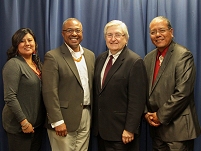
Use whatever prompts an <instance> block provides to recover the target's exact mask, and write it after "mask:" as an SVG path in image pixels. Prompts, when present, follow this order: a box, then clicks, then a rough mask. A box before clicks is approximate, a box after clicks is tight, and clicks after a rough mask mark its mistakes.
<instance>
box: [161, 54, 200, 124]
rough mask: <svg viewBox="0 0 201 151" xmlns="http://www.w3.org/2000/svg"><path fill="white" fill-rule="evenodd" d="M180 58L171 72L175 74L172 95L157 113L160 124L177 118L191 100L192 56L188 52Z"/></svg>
mask: <svg viewBox="0 0 201 151" xmlns="http://www.w3.org/2000/svg"><path fill="white" fill-rule="evenodd" d="M180 56H181V57H180V58H179V60H178V62H177V64H176V67H175V71H172V72H175V89H174V93H173V94H172V95H171V96H170V98H169V100H167V101H166V103H165V104H164V105H163V106H162V107H160V108H159V110H158V111H157V116H158V118H159V120H160V122H161V123H162V124H165V125H168V124H169V123H170V122H171V121H172V120H173V119H175V118H177V117H178V115H180V114H181V113H182V112H183V111H184V110H185V109H186V108H187V106H188V105H189V104H190V101H192V99H193V93H194V82H195V74H196V73H195V66H194V60H193V56H192V54H191V53H190V52H189V51H186V52H185V53H183V54H180ZM170 63H171V62H170ZM173 80H174V79H173Z"/></svg>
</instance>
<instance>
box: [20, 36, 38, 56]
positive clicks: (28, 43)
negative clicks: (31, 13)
mask: <svg viewBox="0 0 201 151" xmlns="http://www.w3.org/2000/svg"><path fill="white" fill-rule="evenodd" d="M35 49H36V43H35V40H34V38H33V36H32V35H31V34H29V33H28V34H26V35H25V36H24V37H23V38H22V41H21V42H20V43H19V45H18V53H19V54H20V55H21V56H23V57H24V58H28V57H30V56H32V54H33V53H34V51H35Z"/></svg>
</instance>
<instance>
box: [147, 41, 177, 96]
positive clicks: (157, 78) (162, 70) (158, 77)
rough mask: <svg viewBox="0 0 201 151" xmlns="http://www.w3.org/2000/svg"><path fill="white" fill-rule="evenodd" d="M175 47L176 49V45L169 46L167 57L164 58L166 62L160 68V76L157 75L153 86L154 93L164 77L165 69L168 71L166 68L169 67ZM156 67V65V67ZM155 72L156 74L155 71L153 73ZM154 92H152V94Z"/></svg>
mask: <svg viewBox="0 0 201 151" xmlns="http://www.w3.org/2000/svg"><path fill="white" fill-rule="evenodd" d="M173 47H174V43H172V44H171V45H170V46H169V48H168V51H167V54H166V55H165V58H164V60H163V63H162V65H161V67H160V69H159V71H158V75H157V77H156V80H155V82H154V84H153V86H152V91H153V89H154V88H155V87H156V85H157V83H158V81H159V80H160V78H161V75H162V74H163V72H164V71H165V69H166V67H167V65H168V62H169V61H170V58H171V56H172V52H173ZM154 66H155V65H154ZM153 72H154V71H153ZM152 75H153V74H152ZM152 91H151V92H152Z"/></svg>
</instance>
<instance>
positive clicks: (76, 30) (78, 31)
mask: <svg viewBox="0 0 201 151" xmlns="http://www.w3.org/2000/svg"><path fill="white" fill-rule="evenodd" d="M63 31H65V32H67V33H68V34H72V33H74V32H75V33H77V34H79V33H81V32H82V30H81V29H70V28H69V29H66V30H63Z"/></svg>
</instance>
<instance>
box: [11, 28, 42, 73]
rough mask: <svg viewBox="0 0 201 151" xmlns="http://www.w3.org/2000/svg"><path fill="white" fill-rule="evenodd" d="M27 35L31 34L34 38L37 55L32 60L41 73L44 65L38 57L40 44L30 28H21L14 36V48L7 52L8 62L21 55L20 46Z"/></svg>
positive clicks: (33, 55)
mask: <svg viewBox="0 0 201 151" xmlns="http://www.w3.org/2000/svg"><path fill="white" fill-rule="evenodd" d="M26 34H30V35H32V36H33V38H34V41H35V45H36V46H35V47H36V48H35V53H34V54H32V59H33V61H34V63H35V64H36V65H37V67H38V69H39V70H40V71H41V66H42V64H41V62H40V58H39V55H38V44H37V42H36V37H35V35H34V33H33V31H32V30H31V29H29V28H20V29H19V30H17V31H16V32H15V33H14V35H13V36H12V46H11V47H10V48H9V49H8V50H7V60H9V59H11V58H13V57H15V56H18V55H19V54H18V45H19V44H20V43H21V41H22V39H23V38H24V36H25V35H26Z"/></svg>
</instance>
